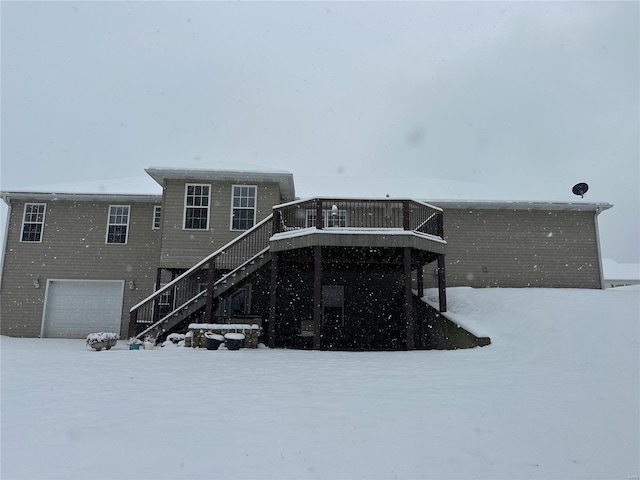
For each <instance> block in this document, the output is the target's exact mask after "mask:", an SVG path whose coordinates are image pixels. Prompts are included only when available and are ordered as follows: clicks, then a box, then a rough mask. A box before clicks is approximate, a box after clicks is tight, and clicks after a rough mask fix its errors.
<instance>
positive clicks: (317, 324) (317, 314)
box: [313, 245, 322, 350]
mask: <svg viewBox="0 0 640 480" xmlns="http://www.w3.org/2000/svg"><path fill="white" fill-rule="evenodd" d="M321 327H322V247H321V246H320V245H316V246H314V247H313V349H314V350H320V332H321Z"/></svg>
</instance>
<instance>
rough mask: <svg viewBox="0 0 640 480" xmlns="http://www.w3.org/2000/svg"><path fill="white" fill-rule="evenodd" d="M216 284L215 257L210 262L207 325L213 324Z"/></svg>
mask: <svg viewBox="0 0 640 480" xmlns="http://www.w3.org/2000/svg"><path fill="white" fill-rule="evenodd" d="M215 283H216V261H215V257H214V258H212V259H211V260H209V272H208V274H207V304H206V307H205V318H204V319H205V323H213V321H212V320H213V285H214V284H215Z"/></svg>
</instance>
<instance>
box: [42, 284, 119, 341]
mask: <svg viewBox="0 0 640 480" xmlns="http://www.w3.org/2000/svg"><path fill="white" fill-rule="evenodd" d="M123 295H124V280H49V281H47V292H46V296H45V304H44V313H43V320H42V336H43V337H48V338H85V337H86V336H87V335H88V334H89V333H93V332H115V333H117V334H118V335H120V322H121V320H122V299H123Z"/></svg>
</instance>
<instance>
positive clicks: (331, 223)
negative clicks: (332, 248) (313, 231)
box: [306, 208, 347, 228]
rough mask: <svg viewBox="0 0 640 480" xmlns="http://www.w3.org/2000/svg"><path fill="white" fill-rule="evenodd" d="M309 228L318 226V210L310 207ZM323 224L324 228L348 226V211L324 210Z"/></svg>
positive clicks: (308, 214) (308, 212)
mask: <svg viewBox="0 0 640 480" xmlns="http://www.w3.org/2000/svg"><path fill="white" fill-rule="evenodd" d="M306 213H307V215H306V218H307V228H311V227H315V226H316V210H315V209H313V208H310V209H308V210H307V212H306ZM322 226H323V228H332V227H334V228H337V227H343V228H344V227H346V226H347V211H346V210H338V211H335V210H328V209H324V210H322Z"/></svg>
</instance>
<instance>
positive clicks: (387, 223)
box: [273, 198, 443, 238]
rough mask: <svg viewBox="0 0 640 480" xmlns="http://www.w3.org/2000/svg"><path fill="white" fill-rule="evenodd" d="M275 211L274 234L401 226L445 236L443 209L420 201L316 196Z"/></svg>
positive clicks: (278, 207)
mask: <svg viewBox="0 0 640 480" xmlns="http://www.w3.org/2000/svg"><path fill="white" fill-rule="evenodd" d="M273 210H274V232H273V233H274V234H276V233H280V232H286V231H293V230H299V229H304V228H312V227H315V228H317V229H323V228H366V229H377V228H382V229H396V228H401V229H403V230H414V231H417V232H420V233H426V234H429V235H435V236H439V237H441V238H442V237H443V232H442V210H441V209H440V208H438V207H434V206H432V205H429V204H427V203H423V202H418V201H416V200H398V199H345V198H314V199H310V200H298V201H295V202H289V203H286V204H283V205H277V206H275V207H274V208H273Z"/></svg>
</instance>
